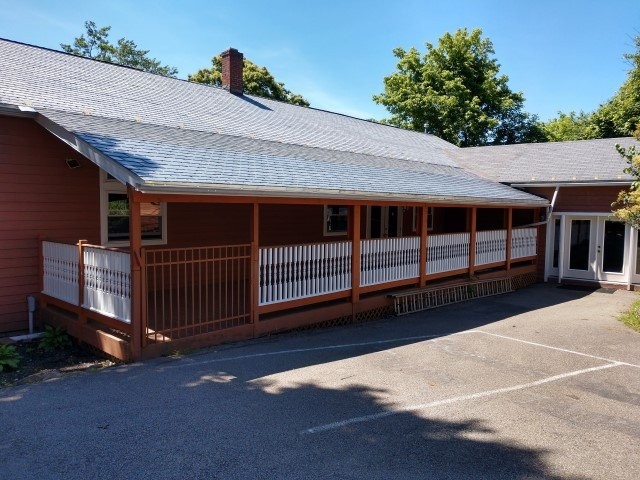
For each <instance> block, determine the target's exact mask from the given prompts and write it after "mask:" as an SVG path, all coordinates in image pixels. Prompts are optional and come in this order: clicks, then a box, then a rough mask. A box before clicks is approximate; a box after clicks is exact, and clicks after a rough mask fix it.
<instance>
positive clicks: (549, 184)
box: [501, 180, 633, 188]
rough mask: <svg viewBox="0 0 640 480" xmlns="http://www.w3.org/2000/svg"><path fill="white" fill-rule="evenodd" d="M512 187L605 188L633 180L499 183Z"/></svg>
mask: <svg viewBox="0 0 640 480" xmlns="http://www.w3.org/2000/svg"><path fill="white" fill-rule="evenodd" d="M501 183H503V184H505V185H510V186H512V187H516V188H520V187H523V188H524V187H606V186H611V185H631V183H633V180H585V181H581V180H572V181H567V182H563V181H557V180H554V181H549V182H505V181H503V182H501Z"/></svg>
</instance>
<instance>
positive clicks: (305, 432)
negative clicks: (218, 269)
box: [300, 362, 623, 435]
mask: <svg viewBox="0 0 640 480" xmlns="http://www.w3.org/2000/svg"><path fill="white" fill-rule="evenodd" d="M620 365H623V363H622V362H612V363H608V364H606V365H600V366H597V367H591V368H585V369H582V370H574V371H572V372H567V373H561V374H559V375H553V376H552V377H546V378H543V379H541V380H536V381H535V382H529V383H522V384H520V385H513V386H511V387H504V388H497V389H495V390H486V391H484V392H478V393H472V394H469V395H460V396H457V397H450V398H445V399H442V400H436V401H434V402H429V403H423V404H419V405H409V406H406V407H402V408H399V409H396V410H387V411H385V412H380V413H374V414H371V415H364V416H361V417H353V418H348V419H346V420H340V421H337V422H332V423H327V424H326V425H320V426H317V427H312V428H308V429H306V430H303V431H301V432H300V433H301V434H302V435H308V434H313V433H321V432H326V431H328V430H335V429H336V428H340V427H344V426H346V425H351V424H354V423H363V422H371V421H374V420H380V419H382V418H386V417H391V416H393V415H399V414H402V413H405V412H413V411H416V410H425V409H427V408H434V407H439V406H441V405H450V404H452V403H458V402H463V401H466V400H475V399H477V398H483V397H490V396H493V395H498V394H500V393H507V392H513V391H516V390H524V389H525V388H531V387H536V386H538V385H543V384H545V383H549V382H555V381H558V380H562V379H563V378H568V377H575V376H576V375H582V374H583V373H589V372H596V371H598V370H605V369H607V368H613V367H617V366H620Z"/></svg>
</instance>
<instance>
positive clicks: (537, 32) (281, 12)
mask: <svg viewBox="0 0 640 480" xmlns="http://www.w3.org/2000/svg"><path fill="white" fill-rule="evenodd" d="M87 19H91V20H94V21H95V22H96V23H97V24H98V26H103V25H111V26H112V30H111V39H112V40H113V41H115V40H117V39H118V38H120V37H126V38H129V39H131V40H134V41H135V42H136V43H137V44H138V46H139V47H142V48H145V49H149V50H151V55H152V56H154V57H156V58H158V59H160V60H162V61H163V62H164V63H166V64H169V65H172V66H176V67H178V69H179V76H180V77H186V75H187V74H188V73H192V72H194V71H196V70H197V69H199V68H201V67H205V66H208V65H209V63H210V58H211V57H212V56H213V55H214V54H217V53H219V52H221V51H222V50H224V49H226V48H228V47H230V46H232V47H235V48H237V49H239V50H240V51H241V52H243V53H244V54H245V55H246V56H247V57H248V58H250V59H251V60H253V61H254V62H256V63H257V64H259V65H264V66H266V67H267V68H269V70H271V72H272V73H273V74H274V76H275V77H276V78H277V79H278V80H280V81H283V82H285V84H286V86H287V87H288V88H289V89H290V90H292V91H294V92H297V93H300V94H302V95H303V96H305V97H306V98H307V99H308V100H309V101H310V102H311V104H312V106H314V107H318V108H324V109H327V110H333V111H338V112H341V113H346V114H351V115H355V116H360V117H364V118H383V117H384V116H385V115H386V110H385V109H384V108H382V107H380V106H378V105H376V104H375V103H374V102H373V101H372V100H371V96H372V95H373V94H375V93H379V92H381V91H382V88H383V84H382V79H383V77H384V76H385V75H388V74H389V73H391V72H392V71H393V69H394V67H395V62H394V57H393V55H392V53H391V51H392V49H393V48H394V47H397V46H402V47H405V48H408V47H411V46H416V47H418V48H419V49H420V50H423V49H424V43H425V42H427V41H428V42H432V43H436V42H437V39H438V38H439V37H440V36H441V35H442V34H443V33H445V32H447V31H454V30H455V29H457V28H459V27H468V28H469V29H472V28H474V27H480V28H482V30H483V32H484V34H485V36H487V37H489V38H490V39H491V40H492V41H493V43H494V47H495V50H496V57H497V59H498V61H499V62H500V64H501V65H502V72H503V73H505V74H507V75H508V76H509V78H510V82H509V83H510V86H511V88H512V89H513V90H517V91H522V92H524V94H525V97H526V99H527V102H526V108H527V110H528V111H530V112H532V113H536V114H538V115H539V116H540V117H541V118H542V119H548V118H550V117H553V116H555V114H556V112H557V111H558V110H562V111H567V112H568V111H571V110H576V111H578V110H581V109H582V110H585V111H589V110H593V109H594V108H596V107H597V106H598V105H599V104H600V103H602V102H603V101H605V100H606V99H607V98H609V97H610V96H611V95H613V94H614V93H615V91H616V90H617V89H618V87H619V86H620V85H621V83H622V82H623V81H624V79H625V74H626V71H627V69H628V64H626V62H625V61H624V60H623V58H622V55H623V54H624V53H625V52H629V51H632V50H633V42H632V38H633V37H634V36H635V35H638V34H640V1H639V0H599V1H598V0H536V1H520V0H491V1H490V0H486V1H482V0H448V1H447V0H442V1H435V0H430V1H426V0H425V1H401V0H396V1H389V0H386V1H378V0H366V1H348V0H343V1H333V0H322V1H314V2H307V1H304V0H296V1H280V0H264V1H258V0H211V1H196V0H184V1H179V2H178V1H174V2H169V1H160V0H156V1H148V0H136V1H126V0H118V1H109V0H103V1H97V2H87V1H86V0H84V1H75V0H66V1H46V0H40V1H36V0H0V37H4V38H9V39H12V40H18V41H21V42H26V43H31V44H36V45H41V46H45V47H50V48H57V49H59V44H60V43H71V42H72V40H73V38H74V37H76V36H77V35H79V34H80V33H82V32H83V31H84V27H83V22H84V20H87Z"/></svg>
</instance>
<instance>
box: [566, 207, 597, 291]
mask: <svg viewBox="0 0 640 480" xmlns="http://www.w3.org/2000/svg"><path fill="white" fill-rule="evenodd" d="M565 221H566V222H567V223H566V224H565V228H566V237H565V245H564V248H565V250H564V258H565V262H564V274H563V276H565V277H572V278H583V279H585V280H595V279H596V258H595V257H596V248H595V240H596V231H597V229H596V227H597V222H598V220H597V218H587V217H567V218H566V219H565Z"/></svg>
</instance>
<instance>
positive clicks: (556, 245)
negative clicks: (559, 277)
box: [552, 218, 560, 268]
mask: <svg viewBox="0 0 640 480" xmlns="http://www.w3.org/2000/svg"><path fill="white" fill-rule="evenodd" d="M559 255H560V219H559V218H556V220H555V222H553V265H552V266H553V268H558V256H559Z"/></svg>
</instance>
